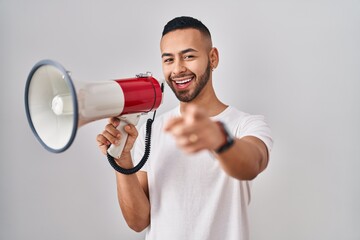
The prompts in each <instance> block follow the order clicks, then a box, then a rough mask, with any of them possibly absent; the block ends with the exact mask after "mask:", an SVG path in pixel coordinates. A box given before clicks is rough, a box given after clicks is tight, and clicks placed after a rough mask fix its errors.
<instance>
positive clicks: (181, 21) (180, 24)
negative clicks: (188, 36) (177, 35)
mask: <svg viewBox="0 0 360 240" xmlns="http://www.w3.org/2000/svg"><path fill="white" fill-rule="evenodd" d="M186 28H194V29H197V30H199V31H200V32H201V33H202V34H204V35H205V36H208V37H210V38H211V34H210V31H209V29H208V28H207V27H206V26H205V25H204V24H203V23H202V22H201V21H199V20H197V19H195V18H192V17H186V16H182V17H176V18H174V19H173V20H171V21H169V22H168V23H167V24H166V25H165V27H164V30H163V32H162V37H163V36H164V35H165V34H167V33H169V32H171V31H175V30H178V29H186Z"/></svg>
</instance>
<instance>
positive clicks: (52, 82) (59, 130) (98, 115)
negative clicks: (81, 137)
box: [25, 60, 163, 173]
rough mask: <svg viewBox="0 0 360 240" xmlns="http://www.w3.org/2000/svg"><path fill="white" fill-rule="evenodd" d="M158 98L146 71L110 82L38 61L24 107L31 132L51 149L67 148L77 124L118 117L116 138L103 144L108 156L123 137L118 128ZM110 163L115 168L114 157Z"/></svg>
mask: <svg viewBox="0 0 360 240" xmlns="http://www.w3.org/2000/svg"><path fill="white" fill-rule="evenodd" d="M162 97H163V85H162V84H160V83H159V82H158V81H157V80H156V79H155V78H153V77H152V76H151V74H149V73H146V74H140V75H137V76H136V77H135V78H127V79H119V80H113V81H102V82H74V81H72V79H71V77H70V75H69V72H68V71H66V70H65V68H64V67H63V66H62V65H60V64H59V63H57V62H55V61H52V60H43V61H40V62H38V63H37V64H36V65H35V66H34V67H33V68H32V70H31V72H30V74H29V76H28V79H27V82H26V87H25V109H26V115H27V119H28V122H29V124H30V127H31V129H32V131H33V133H34V135H35V136H36V138H37V139H38V140H39V142H40V143H41V144H42V145H43V146H44V147H45V148H46V149H47V150H48V151H51V152H54V153H60V152H63V151H65V150H66V149H68V148H69V147H70V145H71V144H72V142H73V141H74V139H75V135H76V131H77V128H78V127H80V126H83V125H84V124H86V123H89V122H92V121H96V120H99V119H104V118H109V117H119V118H121V119H122V120H124V121H121V124H120V125H119V127H118V129H119V130H120V131H121V132H122V136H123V137H122V139H121V142H120V144H119V146H114V145H112V146H111V147H110V148H109V149H108V158H109V155H110V158H111V157H112V158H118V157H119V156H120V155H121V153H122V150H123V148H124V145H125V142H126V139H127V133H126V132H125V131H124V130H123V127H124V126H125V125H126V124H128V123H131V124H134V125H136V124H137V123H138V121H139V118H140V115H141V114H144V113H148V112H150V111H154V110H156V109H157V108H158V107H159V106H160V104H161V103H162ZM109 161H110V159H109ZM145 161H146V160H145ZM110 163H111V165H112V166H113V167H114V168H115V169H116V168H117V167H116V166H117V165H116V166H114V165H113V164H114V161H113V162H110ZM142 165H143V164H142ZM116 170H118V169H116ZM137 170H139V169H137ZM118 171H119V170H118ZM130 173H133V172H130Z"/></svg>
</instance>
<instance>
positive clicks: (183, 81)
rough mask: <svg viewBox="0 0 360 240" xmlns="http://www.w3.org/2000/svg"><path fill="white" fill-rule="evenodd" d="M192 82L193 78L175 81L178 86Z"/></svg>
mask: <svg viewBox="0 0 360 240" xmlns="http://www.w3.org/2000/svg"><path fill="white" fill-rule="evenodd" d="M190 81H191V78H189V79H185V80H181V81H175V82H176V84H184V83H188V82H190Z"/></svg>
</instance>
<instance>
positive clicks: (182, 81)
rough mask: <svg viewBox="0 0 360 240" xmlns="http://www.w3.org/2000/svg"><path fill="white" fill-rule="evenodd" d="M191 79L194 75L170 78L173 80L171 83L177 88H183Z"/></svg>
mask: <svg viewBox="0 0 360 240" xmlns="http://www.w3.org/2000/svg"><path fill="white" fill-rule="evenodd" d="M193 79H194V76H192V77H186V78H181V79H172V81H173V83H175V86H176V87H177V88H179V89H184V88H187V87H188V86H189V85H190V84H191V82H192V80H193Z"/></svg>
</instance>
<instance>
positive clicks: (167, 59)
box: [164, 58, 174, 63]
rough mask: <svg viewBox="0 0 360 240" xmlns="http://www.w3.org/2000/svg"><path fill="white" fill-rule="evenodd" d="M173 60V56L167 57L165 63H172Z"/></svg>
mask: <svg viewBox="0 0 360 240" xmlns="http://www.w3.org/2000/svg"><path fill="white" fill-rule="evenodd" d="M173 60H174V59H173V58H165V59H164V63H171V62H172V61H173Z"/></svg>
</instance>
